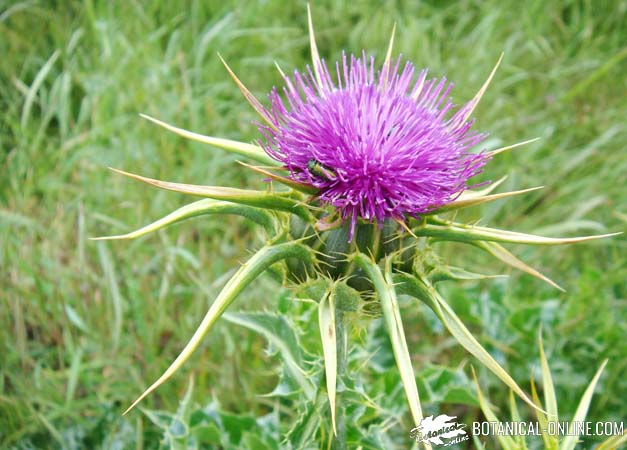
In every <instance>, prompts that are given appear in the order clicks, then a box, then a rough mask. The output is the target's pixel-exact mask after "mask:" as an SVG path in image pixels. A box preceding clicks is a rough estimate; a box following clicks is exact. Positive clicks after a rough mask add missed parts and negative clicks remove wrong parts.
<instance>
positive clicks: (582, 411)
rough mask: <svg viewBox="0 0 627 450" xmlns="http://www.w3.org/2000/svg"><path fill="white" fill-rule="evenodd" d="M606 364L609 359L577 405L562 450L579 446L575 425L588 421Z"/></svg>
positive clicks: (598, 371) (572, 449) (569, 449)
mask: <svg viewBox="0 0 627 450" xmlns="http://www.w3.org/2000/svg"><path fill="white" fill-rule="evenodd" d="M606 364H607V359H606V360H605V361H603V364H601V367H599V370H597V373H596V374H594V377H593V378H592V381H590V384H589V385H588V387H587V388H586V391H585V392H584V394H583V396H582V397H581V400H580V401H579V405H577V410H576V411H575V415H574V416H573V420H572V421H571V423H570V426H569V427H568V431H569V433H568V434H569V435H568V436H566V439H564V440H563V441H562V445H561V446H560V450H574V448H575V446H576V445H577V441H578V440H579V435H578V434H575V433H574V431H575V430H574V428H575V427H574V426H573V423H574V422H583V421H584V420H585V419H586V415H587V414H588V408H589V407H590V401H591V400H592V396H593V395H594V388H595V387H596V385H597V382H598V381H599V378H600V377H601V373H602V372H603V369H604V368H605V365H606Z"/></svg>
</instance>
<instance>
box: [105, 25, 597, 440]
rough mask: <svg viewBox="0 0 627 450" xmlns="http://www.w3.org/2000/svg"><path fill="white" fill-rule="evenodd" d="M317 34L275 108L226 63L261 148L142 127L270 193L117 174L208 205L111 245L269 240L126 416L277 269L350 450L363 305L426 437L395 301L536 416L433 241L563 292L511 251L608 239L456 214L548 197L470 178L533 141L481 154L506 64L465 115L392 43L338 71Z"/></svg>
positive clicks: (306, 382) (300, 375)
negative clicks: (256, 230)
mask: <svg viewBox="0 0 627 450" xmlns="http://www.w3.org/2000/svg"><path fill="white" fill-rule="evenodd" d="M309 37H310V45H311V53H312V66H311V68H309V67H307V68H306V70H305V71H303V72H298V71H296V72H294V73H293V74H291V75H287V74H284V73H283V72H282V71H281V69H280V68H279V71H281V75H282V77H283V81H284V84H285V87H284V88H283V89H282V90H277V89H273V90H272V91H271V93H270V94H269V104H268V106H264V105H263V104H262V102H260V101H259V100H257V99H256V98H255V97H254V96H253V95H252V94H251V92H250V91H249V90H248V89H247V88H246V87H245V86H244V84H243V83H242V81H240V79H239V78H238V77H237V76H236V75H235V74H234V73H233V71H232V70H231V69H230V68H229V66H228V65H227V64H226V62H224V61H223V62H224V65H225V67H226V70H227V71H228V73H229V74H230V76H231V77H232V78H233V80H234V81H235V83H236V84H237V86H238V87H239V89H240V90H241V92H242V93H243V95H244V97H245V98H246V100H247V101H248V102H249V103H250V105H251V106H252V107H253V109H254V110H255V111H256V112H257V113H258V115H259V117H260V122H259V124H258V128H259V131H260V139H259V141H258V142H257V143H256V144H248V143H243V142H236V141H232V140H227V139H220V138H215V137H210V136H204V135H200V134H196V133H193V132H190V131H186V130H183V129H180V128H177V127H174V126H172V125H169V124H166V123H164V122H161V121H159V120H157V119H154V118H150V117H147V116H144V117H146V118H147V119H148V120H151V121H152V122H154V123H156V124H158V125H160V126H162V127H164V128H166V129H168V130H170V131H172V132H174V133H176V134H178V135H180V136H183V137H186V138H190V139H193V140H196V141H200V142H203V143H206V144H210V145H212V146H215V147H219V148H222V149H224V150H226V151H229V152H232V153H235V154H237V155H240V156H241V157H243V158H244V159H247V160H250V161H253V162H255V163H258V165H250V164H245V165H246V167H248V168H250V169H252V170H254V171H256V172H257V173H259V174H260V175H261V176H263V177H264V178H265V179H266V180H267V181H269V182H270V183H269V185H268V189H267V190H244V189H238V188H233V187H219V186H199V185H189V184H180V183H172V182H166V181H159V180H155V179H151V178H146V177H143V176H139V175H135V174H131V173H127V172H123V171H121V170H117V169H113V170H115V171H116V172H118V173H121V174H123V175H127V176H129V177H131V178H134V179H136V180H139V181H142V182H145V183H148V184H150V185H153V186H156V187H159V188H162V189H167V190H172V191H176V192H181V193H185V194H190V195H194V196H198V197H205V199H203V200H200V201H196V202H193V203H191V204H188V205H186V206H184V207H182V208H180V209H178V210H176V211H174V212H172V213H171V214H169V215H167V216H166V217H164V218H162V219H160V220H158V221H156V222H154V223H152V224H150V225H148V226H146V227H144V228H141V229H139V230H137V231H135V232H132V233H129V234H125V235H121V236H110V237H104V238H98V239H128V238H135V237H139V236H142V235H145V234H147V233H149V232H151V231H155V230H157V229H160V228H162V227H165V226H167V225H170V224H173V223H176V222H180V221H182V220H185V219H188V218H190V217H195V216H200V215H214V214H236V215H241V216H244V217H245V218H246V219H248V220H250V221H252V222H254V223H256V224H257V225H258V226H259V227H261V228H262V229H263V230H264V233H265V241H266V242H265V245H263V246H262V247H261V248H260V249H259V250H258V251H257V252H256V253H255V254H254V255H253V256H252V257H251V258H250V259H249V260H248V261H247V262H246V263H245V264H243V265H242V266H241V267H240V268H239V270H238V271H237V272H236V273H235V275H233V277H232V278H231V279H230V280H229V281H228V282H227V283H226V285H225V286H224V288H223V289H222V291H221V292H220V294H219V295H218V297H217V298H216V300H215V301H214V302H213V304H212V305H211V307H210V308H209V310H208V312H207V313H206V315H205V317H204V318H203V319H202V322H201V323H200V325H199V327H198V329H197V330H196V332H195V333H194V335H193V336H192V337H191V339H190V340H189V342H188V343H187V345H186V346H185V347H184V349H183V350H182V351H181V353H180V355H179V356H178V357H177V358H176V359H175V361H174V362H173V363H172V364H171V365H170V367H169V368H168V369H167V370H166V371H165V373H164V374H163V375H162V376H161V377H160V378H159V379H158V380H157V381H155V382H154V383H153V384H152V385H151V386H150V387H148V389H146V391H145V392H144V393H143V394H142V395H141V396H140V397H139V398H138V399H137V400H136V401H135V402H134V403H133V404H132V405H131V406H130V407H129V409H128V410H130V409H131V408H133V407H134V406H135V405H137V404H138V403H139V402H140V401H141V400H142V399H144V398H145V397H146V396H147V395H148V394H150V393H151V392H152V391H154V390H155V389H156V388H157V387H158V386H160V385H161V384H162V383H164V382H165V381H166V380H167V379H168V378H170V377H171V376H172V375H173V374H174V373H175V372H176V371H177V370H178V369H179V368H180V367H181V366H182V365H183V363H184V362H185V361H186V360H187V359H188V358H189V357H190V356H191V355H192V353H193V352H194V350H195V349H196V348H197V347H198V346H199V345H200V343H201V341H202V339H203V337H204V336H205V335H206V334H207V333H208V332H209V331H210V330H211V328H212V326H213V325H214V324H215V323H216V321H217V320H218V319H219V318H220V317H221V316H222V315H223V313H224V312H225V310H226V309H227V308H228V307H229V306H230V305H231V303H232V302H233V301H234V300H235V299H236V297H237V296H238V294H239V293H241V292H242V291H243V290H244V289H245V288H246V287H247V286H248V285H250V284H251V283H252V282H253V281H254V280H255V279H256V278H257V277H258V276H259V275H261V274H262V273H264V272H266V271H269V272H270V273H272V274H273V275H274V276H275V277H276V278H278V279H279V280H280V281H281V282H282V283H283V284H284V285H285V286H287V287H289V288H291V289H292V291H293V292H294V295H295V296H297V297H300V298H306V299H310V300H312V301H314V302H316V304H317V309H318V321H319V329H320V339H321V342H322V349H323V359H324V374H325V376H324V384H326V386H325V387H326V398H327V401H326V404H327V405H328V409H327V411H329V412H330V429H332V434H333V436H335V437H334V438H333V440H334V442H335V445H336V447H337V448H345V447H344V446H345V445H346V427H347V424H346V423H345V417H344V409H343V405H342V402H341V399H342V396H341V395H338V386H339V385H345V383H344V381H343V379H346V377H347V374H346V369H347V364H346V361H347V353H348V351H349V347H348V345H349V343H348V336H349V330H348V329H347V326H348V322H347V315H351V314H359V313H360V312H361V311H363V310H364V309H365V307H364V305H369V311H372V310H373V306H372V305H376V307H374V310H375V314H378V315H382V317H383V319H384V322H385V325H386V329H387V332H388V334H389V339H390V342H391V346H392V349H393V353H394V359H395V361H396V365H397V367H398V371H399V373H400V377H401V380H402V384H403V388H404V391H405V396H406V399H407V402H408V404H409V410H410V412H411V416H412V419H413V422H414V423H415V424H416V425H418V424H419V423H420V421H421V420H422V418H423V414H422V410H421V405H420V398H419V391H418V388H417V384H416V377H415V375H414V370H413V368H412V364H411V359H410V353H409V350H408V345H407V341H406V337H405V331H404V328H403V323H402V314H401V311H400V309H399V303H398V300H397V298H398V296H399V295H401V294H405V295H409V296H411V297H414V298H416V299H418V300H420V301H423V302H425V303H426V304H427V305H428V306H429V307H430V308H431V309H432V310H433V311H434V312H435V314H436V315H437V317H438V318H439V319H440V320H441V321H442V323H443V325H444V326H445V327H446V328H447V329H448V330H449V331H450V333H451V334H452V336H453V337H454V338H455V339H456V340H457V341H458V342H459V343H460V344H461V345H462V346H463V347H464V348H465V349H466V350H467V351H468V352H470V353H471V354H472V355H473V356H474V357H475V358H476V359H477V360H479V362H481V363H482V364H483V365H484V366H485V367H487V368H488V369H489V370H490V371H492V372H493V373H494V374H495V375H496V376H497V377H498V378H499V379H500V380H501V381H502V382H503V383H505V385H506V386H508V387H509V388H510V389H511V390H512V391H513V392H514V393H515V394H517V395H518V396H519V397H521V398H522V399H523V400H524V401H526V402H527V403H529V404H530V405H532V406H534V405H535V404H534V402H533V400H532V399H530V398H529V397H528V396H527V394H525V392H524V391H523V389H521V388H520V387H519V386H518V384H517V383H516V382H515V381H514V380H513V379H512V377H511V376H510V375H509V374H508V373H507V372H506V371H505V370H504V369H503V368H502V367H501V366H500V365H499V364H498V363H497V362H496V360H495V359H494V358H493V357H492V356H491V355H490V354H489V353H488V352H487V351H486V350H485V349H484V348H483V347H482V346H481V344H480V343H479V342H478V341H477V339H475V338H474V337H473V335H472V334H471V333H470V332H469V330H468V329H467V328H466V327H465V326H464V324H463V323H462V321H461V320H460V318H459V317H458V316H457V315H456V313H455V312H454V311H453V309H452V308H451V307H450V306H449V304H448V303H447V302H446V300H445V299H444V298H442V296H441V295H440V294H439V292H438V291H437V289H436V285H437V283H438V282H440V281H443V280H461V279H479V278H485V276H484V275H480V274H475V273H471V272H469V271H466V270H464V269H461V268H457V267H453V266H450V265H448V264H447V263H446V262H445V261H443V260H441V259H440V258H438V257H437V256H436V255H435V254H434V252H433V251H432V249H431V243H433V242H435V241H455V242H462V243H467V244H470V245H473V246H475V247H477V248H479V249H481V250H483V251H486V252H488V253H489V254H491V255H493V256H494V257H495V258H497V259H499V260H500V261H502V262H504V263H506V264H508V265H510V266H513V267H515V268H517V269H520V270H522V271H525V272H527V273H528V274H531V275H533V276H535V277H538V278H540V279H542V280H544V281H546V282H548V283H550V284H551V285H553V286H555V287H556V288H558V289H559V286H557V285H556V284H555V283H554V282H553V281H551V280H550V279H548V278H547V277H545V276H544V275H542V274H540V273H539V272H538V271H536V270H535V269H533V268H531V267H529V266H528V265H526V264H525V263H524V262H522V261H521V260H519V259H518V258H516V257H515V256H514V255H513V254H511V253H510V252H509V251H508V250H506V249H505V248H504V247H503V246H502V244H508V243H514V244H534V245H561V244H570V243H576V242H581V241H585V240H589V239H597V238H601V237H605V236H609V235H601V236H588V237H576V238H548V237H540V236H534V235H529V234H523V233H519V232H513V231H505V230H501V229H495V228H488V227H484V226H478V225H473V224H464V223H459V222H456V221H455V220H454V218H455V214H454V213H455V211H457V210H459V209H462V208H468V207H471V206H475V205H479V204H482V203H486V202H491V201H495V200H499V199H504V198H507V197H511V196H515V195H521V194H524V193H526V192H530V191H533V190H534V189H538V188H531V189H524V190H519V191H513V192H502V193H493V192H494V190H495V189H496V188H497V187H498V185H499V183H500V182H501V181H502V180H499V181H497V182H494V183H492V184H489V185H481V186H480V185H478V184H476V183H473V182H472V181H471V178H472V177H473V176H475V175H477V174H478V173H479V172H481V170H482V168H483V166H484V165H485V164H486V163H487V162H488V161H489V160H490V159H491V158H493V157H494V156H496V155H498V154H499V153H501V152H504V151H506V150H510V149H513V148H515V147H518V146H521V145H524V144H527V143H530V142H532V141H534V140H527V141H524V142H520V143H517V144H513V145H509V146H506V147H503V148H499V149H496V150H491V151H486V150H482V151H478V152H477V151H476V150H475V151H473V150H474V149H476V148H477V147H478V146H479V144H481V142H482V140H483V139H484V138H485V137H486V134H485V133H480V132H477V131H474V130H473V129H472V124H473V120H472V113H473V111H474V109H475V108H476V106H477V104H478V103H479V101H480V99H481V97H482V95H483V94H484V92H485V91H486V89H487V87H488V85H489V83H490V81H491V80H492V78H493V76H494V74H495V72H496V70H497V67H498V65H499V63H500V61H501V59H499V61H498V62H497V64H496V66H495V67H494V69H493V70H492V72H491V73H490V75H489V76H488V78H487V81H486V82H485V83H484V84H483V86H482V87H481V88H480V89H479V91H478V93H477V94H476V96H475V97H474V98H473V99H471V100H470V101H469V102H468V103H466V104H464V105H462V106H461V107H456V106H455V105H453V103H452V102H451V100H450V98H449V94H450V92H451V89H452V84H451V83H449V82H448V81H447V80H446V79H445V78H442V79H435V78H429V77H428V73H427V70H422V71H419V72H418V71H417V70H416V69H415V67H414V66H413V65H412V64H411V63H410V62H405V61H404V60H403V59H402V58H401V57H398V58H397V59H395V60H393V58H392V52H393V42H394V31H393V32H392V37H391V39H390V44H389V47H388V50H387V54H386V57H385V60H384V61H383V64H382V65H381V66H380V67H379V66H376V65H375V61H374V59H373V58H369V57H368V56H367V55H366V53H362V54H361V56H352V55H351V56H348V55H346V54H343V55H342V58H341V60H340V61H339V62H337V63H335V64H334V65H328V64H327V63H325V61H323V60H322V59H321V58H320V57H319V55H318V51H317V48H316V43H315V38H314V32H313V27H312V23H311V14H309ZM501 58H502V56H501ZM479 187H481V188H480V189H477V188H479ZM450 213H453V214H450ZM371 314H372V313H371ZM288 370H290V371H291V373H292V375H293V377H294V379H295V380H296V384H297V385H298V386H299V389H300V390H302V392H304V394H305V397H306V398H307V399H308V401H311V402H315V401H316V400H315V399H316V398H317V397H318V396H317V394H316V389H317V388H316V387H315V386H314V384H312V382H311V380H310V379H309V378H310V377H309V374H307V373H306V369H303V368H302V367H298V366H297V367H293V364H292V366H290V367H288ZM534 407H535V406H534ZM128 410H127V411H128ZM425 446H426V447H429V444H428V443H425Z"/></svg>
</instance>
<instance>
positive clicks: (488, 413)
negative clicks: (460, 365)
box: [471, 367, 520, 450]
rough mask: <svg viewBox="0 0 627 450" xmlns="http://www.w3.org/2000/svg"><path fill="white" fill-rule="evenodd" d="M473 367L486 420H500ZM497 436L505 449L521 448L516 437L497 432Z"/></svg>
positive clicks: (480, 403) (480, 404)
mask: <svg viewBox="0 0 627 450" xmlns="http://www.w3.org/2000/svg"><path fill="white" fill-rule="evenodd" d="M471 369H472V379H473V381H474V382H475V389H476V390H477V400H479V406H480V407H481V411H482V412H483V415H484V416H485V418H486V421H487V422H493V423H496V422H500V420H499V418H498V417H496V414H495V413H494V411H492V408H490V405H489V404H488V402H487V401H486V399H485V398H484V397H483V393H482V392H481V387H479V381H478V380H477V374H476V373H475V369H474V368H472V367H471ZM496 438H497V440H498V441H499V444H501V447H503V449H504V450H517V449H519V448H520V447H519V446H518V444H516V442H515V441H514V439H512V438H511V437H510V436H507V435H502V434H497V435H496Z"/></svg>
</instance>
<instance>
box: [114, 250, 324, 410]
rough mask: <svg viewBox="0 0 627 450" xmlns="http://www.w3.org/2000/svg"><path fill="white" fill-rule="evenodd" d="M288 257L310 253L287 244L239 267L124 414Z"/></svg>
mask: <svg viewBox="0 0 627 450" xmlns="http://www.w3.org/2000/svg"><path fill="white" fill-rule="evenodd" d="M288 257H297V258H302V259H305V260H310V259H312V255H311V250H309V249H307V248H306V247H304V246H303V245H301V244H299V243H295V242H288V243H284V244H278V245H273V246H266V247H263V248H262V249H261V250H259V251H258V252H257V253H256V254H255V255H254V256H253V257H252V258H250V259H249V260H248V261H247V262H246V263H245V264H244V265H243V266H242V267H240V269H239V270H238V271H237V272H236V273H235V275H233V277H232V278H231V279H230V280H229V281H228V283H226V285H225V286H224V288H222V291H221V292H220V294H219V295H218V298H216V300H215V302H213V304H212V305H211V307H210V308H209V311H207V314H205V317H204V318H203V320H202V322H201V323H200V325H199V326H198V329H197V330H196V332H195V333H194V335H193V336H192V337H191V339H190V340H189V342H188V343H187V345H186V346H185V348H184V349H183V351H181V353H180V354H179V356H177V358H176V359H175V360H174V362H173V363H172V364H171V365H170V367H168V369H167V370H166V371H165V373H164V374H163V375H161V377H159V379H157V381H155V382H154V383H153V384H152V385H151V386H150V387H149V388H148V389H146V390H145V391H144V393H143V394H142V395H140V396H139V398H138V399H137V400H135V401H134V402H133V404H132V405H131V406H129V408H128V409H127V410H126V411H124V414H126V413H128V412H129V411H130V410H131V409H133V407H135V405H137V404H138V403H139V402H140V401H142V400H143V399H144V398H145V397H146V396H147V395H148V394H150V393H151V392H152V391H154V390H155V389H157V388H158V387H159V386H160V385H161V384H163V383H164V382H165V381H166V380H167V379H168V378H170V377H171V376H172V375H173V374H174V373H175V372H176V371H177V370H178V369H179V368H180V367H181V366H182V365H183V364H184V363H185V361H187V360H188V359H189V357H190V356H191V355H192V353H193V352H194V350H196V348H197V347H198V346H199V345H200V342H201V341H202V339H203V337H204V336H205V335H206V334H207V333H208V332H209V330H210V329H211V327H212V326H213V325H214V324H215V322H216V321H217V320H218V319H219V318H220V316H222V314H223V313H224V311H225V310H226V308H228V306H229V305H230V304H231V303H233V301H234V300H235V299H236V298H237V296H238V295H239V294H240V292H242V291H243V290H244V288H245V287H246V286H248V285H249V284H250V283H251V282H252V281H253V280H255V279H256V278H257V277H258V276H259V275H260V274H261V273H262V272H263V271H265V270H266V269H267V268H268V267H270V266H271V265H272V264H274V263H276V262H278V261H280V260H282V259H285V258H288Z"/></svg>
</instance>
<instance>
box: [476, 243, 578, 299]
mask: <svg viewBox="0 0 627 450" xmlns="http://www.w3.org/2000/svg"><path fill="white" fill-rule="evenodd" d="M473 245H474V246H475V247H478V248H480V249H482V250H485V251H486V252H488V253H490V254H491V255H492V256H494V257H495V258H497V259H499V260H500V261H503V262H504V263H505V264H507V265H509V266H511V267H514V268H515V269H518V270H521V271H523V272H525V273H528V274H529V275H531V276H534V277H536V278H538V279H540V280H542V281H545V282H546V283H549V284H550V285H551V286H553V287H554V288H556V289H559V290H560V291H562V292H566V291H565V290H564V288H562V287H561V286H560V285H558V284H557V283H556V282H554V281H553V280H551V279H550V278H548V277H546V276H544V275H542V274H541V273H540V272H538V271H537V270H536V269H534V268H533V267H530V266H528V265H527V264H525V263H524V262H522V261H521V260H520V259H518V258H516V257H515V256H514V255H513V254H512V253H510V252H509V251H508V250H506V249H505V248H504V247H503V246H502V245H500V244H497V243H496V242H473Z"/></svg>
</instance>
